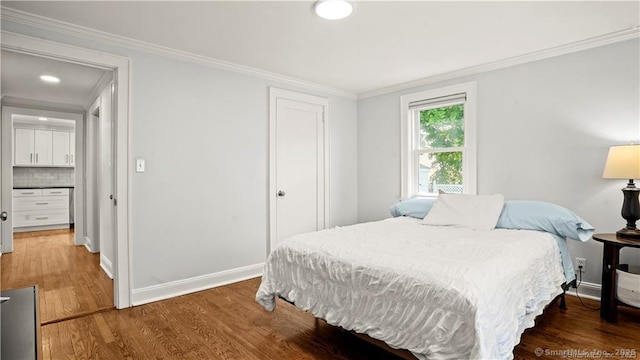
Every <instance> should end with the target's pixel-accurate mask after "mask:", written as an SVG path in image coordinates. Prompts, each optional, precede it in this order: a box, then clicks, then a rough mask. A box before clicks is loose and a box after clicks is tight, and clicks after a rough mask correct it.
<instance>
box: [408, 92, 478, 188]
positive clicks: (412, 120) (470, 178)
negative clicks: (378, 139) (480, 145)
mask: <svg viewBox="0 0 640 360" xmlns="http://www.w3.org/2000/svg"><path fill="white" fill-rule="evenodd" d="M475 87H476V85H475V82H470V83H464V84H459V85H454V86H449V87H446V88H440V89H435V90H429V91H423V92H420V93H415V94H409V95H405V96H402V97H401V98H400V102H401V119H402V126H401V128H402V154H401V158H402V194H401V196H402V198H403V199H406V198H410V197H413V196H435V195H436V194H437V193H438V191H439V190H443V191H445V192H448V193H467V194H475V193H476V154H475V152H476V148H475Z"/></svg>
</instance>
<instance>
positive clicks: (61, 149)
mask: <svg viewBox="0 0 640 360" xmlns="http://www.w3.org/2000/svg"><path fill="white" fill-rule="evenodd" d="M52 146H53V165H54V166H68V165H70V164H71V154H70V153H69V148H70V146H69V133H68V132H67V131H53V132H52Z"/></svg>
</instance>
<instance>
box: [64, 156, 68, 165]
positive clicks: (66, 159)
mask: <svg viewBox="0 0 640 360" xmlns="http://www.w3.org/2000/svg"><path fill="white" fill-rule="evenodd" d="M64 163H65V164H68V163H69V155H65V156H64Z"/></svg>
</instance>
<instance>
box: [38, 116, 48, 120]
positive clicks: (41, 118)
mask: <svg viewBox="0 0 640 360" xmlns="http://www.w3.org/2000/svg"><path fill="white" fill-rule="evenodd" d="M38 120H40V121H47V120H49V119H47V118H46V117H39V118H38Z"/></svg>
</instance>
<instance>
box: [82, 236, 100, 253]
mask: <svg viewBox="0 0 640 360" xmlns="http://www.w3.org/2000/svg"><path fill="white" fill-rule="evenodd" d="M84 247H85V248H87V250H89V252H90V253H92V254H95V253H97V252H98V251H97V250H94V249H93V241H91V239H89V237H87V236H85V237H84Z"/></svg>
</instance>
